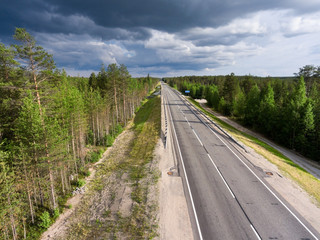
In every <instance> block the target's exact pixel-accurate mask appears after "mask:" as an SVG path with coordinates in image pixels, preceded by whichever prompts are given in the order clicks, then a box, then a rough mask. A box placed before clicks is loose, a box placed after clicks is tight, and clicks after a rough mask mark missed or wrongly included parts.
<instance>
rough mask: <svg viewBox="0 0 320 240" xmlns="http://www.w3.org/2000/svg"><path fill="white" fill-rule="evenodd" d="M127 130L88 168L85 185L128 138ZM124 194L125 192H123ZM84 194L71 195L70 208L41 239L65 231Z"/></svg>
mask: <svg viewBox="0 0 320 240" xmlns="http://www.w3.org/2000/svg"><path fill="white" fill-rule="evenodd" d="M127 135H128V130H125V131H123V132H122V133H121V134H120V135H119V136H118V137H117V138H116V140H115V142H114V144H113V146H112V147H109V148H108V149H107V151H105V152H104V154H103V156H102V158H101V159H100V160H99V161H98V162H96V163H95V164H94V165H93V167H92V168H90V169H89V170H90V172H91V175H90V176H89V177H87V178H86V186H88V185H89V183H90V181H92V179H94V177H95V173H96V169H97V167H98V165H99V164H101V163H102V162H104V161H105V160H106V158H107V157H108V156H110V154H111V153H112V151H113V150H114V148H115V147H117V145H118V143H119V142H122V141H124V138H128V136H127ZM124 194H126V193H124ZM84 196H85V194H78V195H75V196H73V197H71V198H70V199H69V200H68V201H67V203H66V205H67V206H68V205H71V206H72V208H71V209H67V210H65V211H64V212H63V213H62V214H61V215H60V216H59V217H58V219H57V220H56V222H55V223H54V224H53V225H51V227H50V228H49V229H48V230H47V231H46V232H44V233H43V234H42V237H41V240H50V239H56V238H61V236H63V235H64V233H65V231H66V230H67V227H68V224H69V222H70V220H71V217H72V215H73V213H74V212H75V210H76V209H77V207H78V205H79V203H81V200H82V199H83V197H84Z"/></svg>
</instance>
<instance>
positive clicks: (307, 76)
mask: <svg viewBox="0 0 320 240" xmlns="http://www.w3.org/2000/svg"><path fill="white" fill-rule="evenodd" d="M295 75H296V77H287V78H273V77H265V78H262V77H254V76H250V75H249V76H235V75H234V74H233V73H232V74H230V75H227V76H203V77H196V76H189V77H188V76H186V77H176V78H166V79H165V80H166V81H167V83H169V84H170V85H171V86H173V87H176V88H177V89H178V90H179V91H181V92H183V93H184V92H185V90H189V91H190V94H189V95H190V96H191V97H192V98H194V99H197V98H198V99H201V98H205V99H206V100H207V102H208V106H209V107H211V108H213V109H214V110H215V111H217V112H220V113H222V114H223V115H225V116H229V117H231V118H233V119H234V120H236V121H237V122H239V123H241V124H243V125H244V126H246V127H248V128H251V129H253V130H254V131H257V132H259V133H261V134H263V135H264V136H266V137H267V138H269V139H271V140H273V141H275V142H277V143H279V144H281V145H283V146H285V147H287V148H289V149H293V150H295V151H297V152H299V153H301V154H302V155H304V156H306V157H308V158H311V159H313V160H315V161H319V162H320V67H314V66H311V65H307V66H304V67H302V68H300V70H299V72H298V73H296V74H295Z"/></svg>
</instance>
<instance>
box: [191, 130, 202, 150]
mask: <svg viewBox="0 0 320 240" xmlns="http://www.w3.org/2000/svg"><path fill="white" fill-rule="evenodd" d="M192 131H193V133H194V135H196V137H197V139H198V141H199V143H200V144H201V146H202V147H203V143H202V142H201V140H200V138H199V137H198V134H197V133H196V132H195V131H194V129H193V128H192Z"/></svg>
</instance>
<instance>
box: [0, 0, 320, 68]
mask: <svg viewBox="0 0 320 240" xmlns="http://www.w3.org/2000/svg"><path fill="white" fill-rule="evenodd" d="M318 12H319V14H320V1H318V0H304V1H301V0H269V1H262V0H90V1H88V0H85V1H84V0H20V1H18V0H11V1H2V2H0V41H1V42H4V43H6V44H10V43H12V35H13V33H14V28H15V27H23V28H26V29H27V31H29V32H30V33H31V34H32V35H34V36H35V38H36V40H37V41H38V43H39V44H40V45H42V46H43V47H45V49H46V50H48V51H49V52H50V53H52V54H53V55H54V58H55V60H56V62H57V65H58V66H59V67H67V68H69V69H73V70H74V71H76V70H77V69H79V70H90V69H93V70H99V68H100V66H101V63H105V64H109V63H113V62H117V63H124V64H126V65H127V66H128V68H129V70H130V69H134V71H136V72H138V71H141V72H144V73H145V72H146V71H153V72H154V73H161V74H162V73H166V72H170V73H171V74H173V73H174V72H175V71H177V72H179V73H180V72H183V71H186V72H187V71H188V70H189V73H192V71H195V72H196V71H199V72H201V71H203V70H204V69H207V70H205V71H208V70H210V69H214V70H215V69H219V68H224V67H225V66H229V67H230V68H231V67H232V66H235V64H236V63H237V60H238V62H239V59H240V61H241V62H242V63H243V62H245V61H243V59H248V60H247V61H248V62H250V60H249V58H250V57H253V56H261V55H262V54H265V53H266V52H267V53H268V54H270V56H271V57H270V58H271V59H272V57H273V55H277V54H280V51H282V50H283V51H284V50H286V49H288V50H286V51H287V52H283V54H282V55H283V56H284V55H285V56H288V58H289V57H290V53H291V52H295V49H293V50H292V49H289V47H291V48H294V46H295V44H296V43H297V42H298V40H296V39H299V41H302V40H303V41H307V42H308V44H310V46H311V45H312V46H313V45H315V44H314V43H313V42H312V43H311V40H309V39H318V35H316V34H317V33H320V24H319V14H318ZM314 32H315V33H314ZM309 34H313V37H312V38H307V37H308V36H309ZM289 39H290V40H289ZM281 44H286V45H284V46H285V47H279V46H280V45H281ZM304 46H308V45H307V44H305V45H304ZM267 48H269V49H271V50H266V49H267ZM313 48H314V47H313ZM306 50H308V49H306ZM268 51H269V52H268ZM272 51H273V52H272ZM301 52H302V51H301ZM304 52H306V51H304ZM259 54H260V55H259ZM303 57H306V56H304V55H301V57H300V59H303ZM264 58H265V57H264ZM278 59H280V58H278ZM295 59H298V57H296V58H295ZM301 61H302V60H301ZM252 62H253V63H257V62H258V61H257V60H256V59H255V60H252ZM275 64H276V63H275ZM262 65H263V64H262ZM291 65H292V64H291ZM251 67H252V66H251V65H250V66H249V64H248V67H247V68H251ZM242 68H243V69H245V70H247V69H246V68H244V67H243V66H242ZM143 69H144V70H143ZM248 71H250V69H249V70H248Z"/></svg>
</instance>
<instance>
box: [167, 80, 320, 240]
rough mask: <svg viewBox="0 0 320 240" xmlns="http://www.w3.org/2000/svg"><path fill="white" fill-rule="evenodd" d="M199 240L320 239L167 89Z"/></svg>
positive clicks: (220, 135)
mask: <svg viewBox="0 0 320 240" xmlns="http://www.w3.org/2000/svg"><path fill="white" fill-rule="evenodd" d="M162 95H163V99H164V104H165V107H166V110H167V112H168V118H169V121H171V127H172V131H171V132H172V137H173V139H174V141H175V143H176V152H177V154H176V155H177V156H178V162H179V172H180V174H181V176H182V178H183V181H184V183H185V195H186V196H187V201H188V203H189V204H188V205H189V209H190V213H191V214H190V216H192V217H191V218H192V219H191V222H192V223H193V229H194V237H195V238H196V239H305V240H306V239H319V233H317V232H316V231H315V230H314V229H313V228H312V227H311V226H310V224H308V223H307V222H306V221H305V220H304V219H303V218H302V217H301V216H300V215H299V214H298V213H297V212H295V211H294V210H293V209H291V207H290V206H289V205H288V204H287V203H286V202H285V201H284V200H283V199H282V198H280V197H279V196H277V194H276V193H275V191H274V190H273V189H272V188H271V187H270V186H269V185H268V184H267V183H266V182H265V181H264V180H263V174H264V173H263V172H259V171H258V170H257V169H255V168H254V167H253V166H252V165H250V163H249V162H248V161H247V160H246V159H245V158H244V157H243V156H242V155H241V154H239V152H238V151H237V150H236V149H235V148H234V147H233V145H232V144H230V142H229V141H230V139H229V138H228V136H226V135H225V134H223V132H221V131H219V130H218V129H215V128H212V127H211V126H209V125H208V124H207V123H206V121H205V120H203V118H201V117H200V116H199V114H198V113H197V112H196V111H195V110H194V109H193V108H191V107H190V106H188V105H187V104H186V102H185V100H184V99H183V98H182V97H181V96H180V94H179V93H177V92H176V91H174V90H172V89H171V88H170V87H168V86H167V85H166V84H162Z"/></svg>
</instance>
